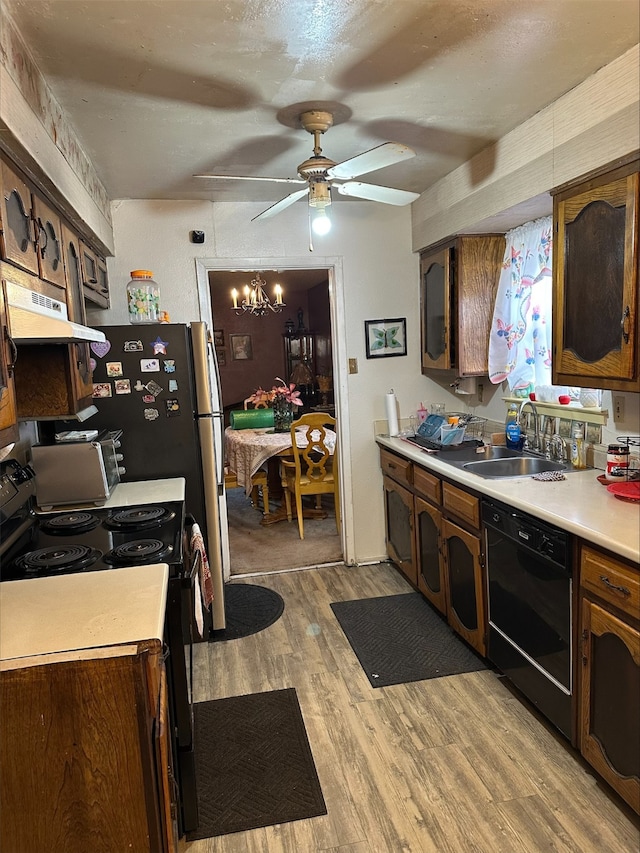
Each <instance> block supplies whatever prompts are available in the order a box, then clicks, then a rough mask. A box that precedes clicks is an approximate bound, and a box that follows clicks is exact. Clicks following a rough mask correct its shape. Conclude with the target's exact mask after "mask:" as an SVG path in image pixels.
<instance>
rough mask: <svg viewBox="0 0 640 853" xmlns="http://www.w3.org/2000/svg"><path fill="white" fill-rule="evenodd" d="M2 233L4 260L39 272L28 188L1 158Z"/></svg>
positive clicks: (0, 242)
mask: <svg viewBox="0 0 640 853" xmlns="http://www.w3.org/2000/svg"><path fill="white" fill-rule="evenodd" d="M0 175H1V176H2V232H1V233H0V249H1V251H2V257H3V258H4V260H6V261H9V262H10V263H12V264H15V265H16V266H18V267H21V268H22V269H24V270H27V272H31V273H34V275H38V274H39V266H38V255H37V252H36V235H35V223H34V221H33V219H32V213H31V190H30V188H29V187H28V186H27V184H26V183H25V182H24V181H23V180H22V179H21V178H20V177H18V175H17V174H16V173H15V172H14V171H13V169H11V168H10V166H9V165H8V164H7V163H5V162H4V161H2V163H0Z"/></svg>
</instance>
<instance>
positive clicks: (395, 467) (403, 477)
mask: <svg viewBox="0 0 640 853" xmlns="http://www.w3.org/2000/svg"><path fill="white" fill-rule="evenodd" d="M380 467H381V468H382V473H383V474H386V475H387V477H391V479H392V480H397V481H398V483H405V484H406V485H409V486H412V485H413V465H412V463H411V462H409V460H408V459H403V458H402V457H401V456H396V455H395V453H389V452H388V451H386V450H382V449H381V450H380Z"/></svg>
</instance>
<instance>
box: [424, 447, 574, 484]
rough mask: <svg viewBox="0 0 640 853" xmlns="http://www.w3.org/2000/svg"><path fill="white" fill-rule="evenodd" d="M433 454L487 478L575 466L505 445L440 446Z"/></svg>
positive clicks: (526, 474)
mask: <svg viewBox="0 0 640 853" xmlns="http://www.w3.org/2000/svg"><path fill="white" fill-rule="evenodd" d="M434 456H435V457H436V458H437V459H440V460H442V461H443V462H448V463H449V464H450V465H454V466H455V467H456V468H462V469H463V470H465V471H469V473H470V474H477V475H478V476H480V477H485V478H487V479H503V478H508V477H530V476H532V475H533V474H540V473H541V472H543V471H562V472H563V473H565V474H566V473H568V472H569V471H573V470H574V469H573V468H572V467H571V465H570V464H568V463H566V462H555V461H553V460H551V459H545V458H544V457H542V456H536V455H535V454H533V453H528V452H527V451H525V450H512V449H511V448H509V447H505V446H504V445H486V446H484V447H461V448H460V449H459V450H450V451H444V450H440V451H437V452H436V453H435V454H434Z"/></svg>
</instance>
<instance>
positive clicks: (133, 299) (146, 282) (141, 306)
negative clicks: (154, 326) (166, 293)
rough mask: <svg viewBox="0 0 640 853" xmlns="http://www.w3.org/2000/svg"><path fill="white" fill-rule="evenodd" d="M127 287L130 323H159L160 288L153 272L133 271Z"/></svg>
mask: <svg viewBox="0 0 640 853" xmlns="http://www.w3.org/2000/svg"><path fill="white" fill-rule="evenodd" d="M130 275H131V281H130V282H129V284H128V285H127V307H128V309H129V322H130V323H158V322H159V320H160V288H159V287H158V285H157V284H156V282H155V281H154V280H153V273H152V272H151V270H131V273H130Z"/></svg>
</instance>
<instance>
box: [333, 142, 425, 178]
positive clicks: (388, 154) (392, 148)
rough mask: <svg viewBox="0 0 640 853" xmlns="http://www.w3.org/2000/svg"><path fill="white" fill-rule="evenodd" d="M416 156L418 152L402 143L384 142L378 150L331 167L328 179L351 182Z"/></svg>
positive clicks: (366, 152) (364, 153) (372, 150)
mask: <svg viewBox="0 0 640 853" xmlns="http://www.w3.org/2000/svg"><path fill="white" fill-rule="evenodd" d="M415 156H416V152H415V151H414V150H413V148H409V146H408V145H402V143H401V142H384V143H383V144H382V145H378V146H377V147H376V148H371V149H370V150H369V151H364V152H363V153H362V154H357V155H356V156H355V157H351V158H350V159H349V160H344V161H343V162H342V163H337V164H336V165H335V166H331V167H330V168H329V169H327V177H328V178H339V179H340V180H349V179H350V178H356V177H358V175H366V173H367V172H375V170H376V169H383V168H384V167H385V166H392V165H393V164H394V163H400V161H401V160H408V159H409V158H410V157H415Z"/></svg>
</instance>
